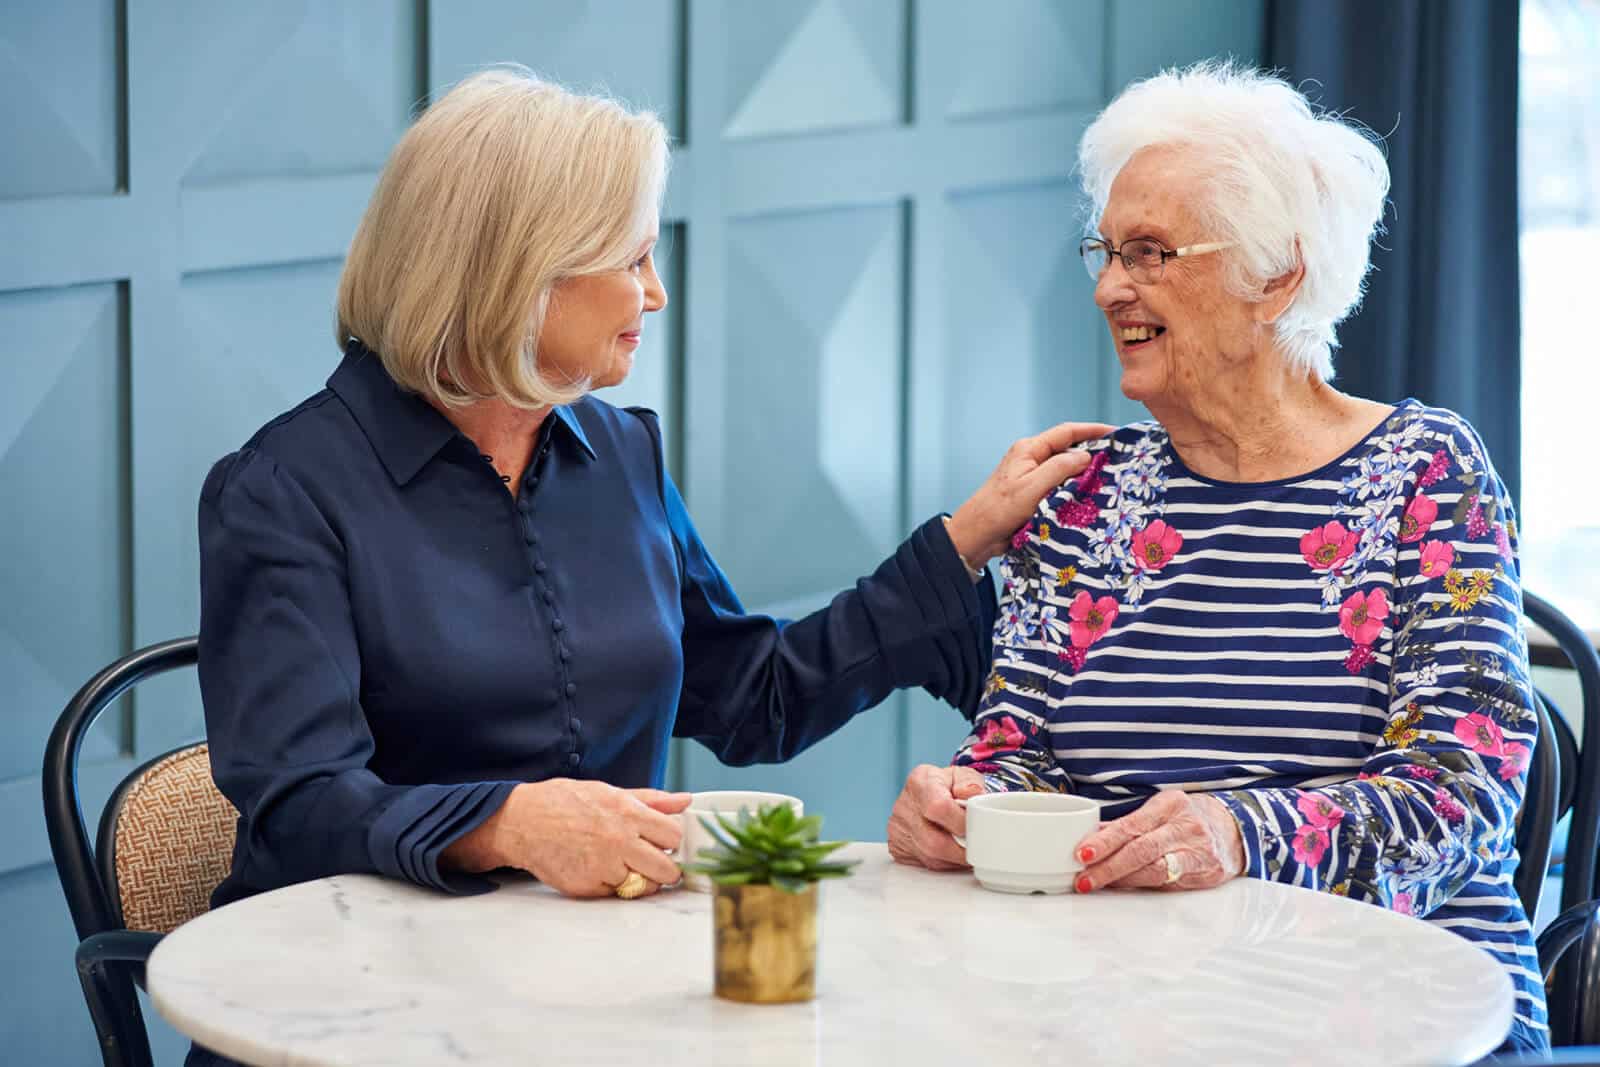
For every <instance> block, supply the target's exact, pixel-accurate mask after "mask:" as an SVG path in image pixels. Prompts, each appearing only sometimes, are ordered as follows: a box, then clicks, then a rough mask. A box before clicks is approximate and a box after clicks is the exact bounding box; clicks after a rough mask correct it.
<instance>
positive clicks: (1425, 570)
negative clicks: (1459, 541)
mask: <svg viewBox="0 0 1600 1067" xmlns="http://www.w3.org/2000/svg"><path fill="white" fill-rule="evenodd" d="M1420 557H1421V560H1420V562H1419V563H1418V564H1417V571H1418V572H1419V573H1420V574H1421V575H1422V576H1423V577H1424V578H1443V577H1444V576H1445V575H1446V574H1448V573H1449V572H1450V568H1451V567H1452V566H1454V565H1455V561H1456V549H1455V546H1454V545H1452V544H1451V543H1450V542H1449V541H1424V542H1423V543H1422V549H1421V551H1420Z"/></svg>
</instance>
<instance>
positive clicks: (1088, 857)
mask: <svg viewBox="0 0 1600 1067" xmlns="http://www.w3.org/2000/svg"><path fill="white" fill-rule="evenodd" d="M1078 859H1079V861H1081V862H1083V863H1093V862H1094V849H1092V848H1090V847H1089V846H1088V845H1084V846H1083V847H1082V848H1080V849H1079V850H1078Z"/></svg>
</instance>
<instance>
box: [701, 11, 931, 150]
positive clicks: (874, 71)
mask: <svg viewBox="0 0 1600 1067" xmlns="http://www.w3.org/2000/svg"><path fill="white" fill-rule="evenodd" d="M905 27H906V10H905V5H904V2H903V0H795V2H793V3H786V4H759V3H733V4H730V5H729V7H728V12H727V34H728V53H727V77H728V85H727V88H728V96H727V112H726V114H727V118H726V120H725V123H724V127H723V133H724V135H725V136H727V137H764V136H772V135H775V134H793V133H801V132H811V131H817V130H826V129H842V128H846V127H859V126H887V125H891V124H894V123H898V122H900V121H901V120H902V119H903V118H904V116H905V113H906V105H905V82H906V77H905V70H906V56H905V41H906V30H905Z"/></svg>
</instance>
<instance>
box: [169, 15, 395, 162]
mask: <svg viewBox="0 0 1600 1067" xmlns="http://www.w3.org/2000/svg"><path fill="white" fill-rule="evenodd" d="M173 21H174V22H176V21H177V20H173ZM417 29H418V27H417V6H416V4H415V3H413V2H409V0H385V2H381V3H375V2H372V0H340V2H337V3H330V2H323V0H315V2H314V0H291V2H287V3H272V4H260V3H255V2H253V0H225V2H215V0H213V2H210V3H204V4H193V5H190V6H188V7H187V8H186V9H185V15H184V18H183V20H182V23H181V29H176V30H174V31H173V36H174V37H175V38H176V39H175V40H173V41H172V47H173V48H174V49H176V50H180V52H179V54H182V55H183V56H184V61H185V66H184V75H185V76H184V81H183V84H182V89H181V91H180V93H179V99H177V100H174V101H172V102H171V103H172V105H173V106H174V107H175V108H176V109H177V111H178V113H177V115H175V116H174V123H173V128H174V129H175V130H178V131H181V136H182V137H183V139H184V144H185V148H184V150H183V151H182V152H181V153H180V154H179V157H180V160H181V166H180V170H181V171H182V173H183V182H184V184H186V185H188V184H194V185H205V184H213V183H217V182H224V181H230V180H237V179H240V178H248V177H261V176H267V175H271V176H289V175H295V176H303V175H314V174H339V173H347V172H351V171H363V170H376V169H377V168H378V167H380V166H382V164H383V161H384V158H385V157H386V156H387V155H388V154H389V149H390V148H391V147H392V146H393V145H394V142H395V140H396V139H397V138H398V137H399V135H400V133H401V132H402V131H403V130H404V129H405V127H406V125H407V123H408V122H409V121H410V117H411V112H412V108H413V105H415V104H416V103H417V101H418V99H419V98H420V96H421V86H420V85H419V84H418V79H417V73H416V61H415V55H416V47H417V45H416V34H417Z"/></svg>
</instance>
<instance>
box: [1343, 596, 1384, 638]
mask: <svg viewBox="0 0 1600 1067" xmlns="http://www.w3.org/2000/svg"><path fill="white" fill-rule="evenodd" d="M1388 617H1389V597H1388V595H1387V594H1385V593H1384V591H1383V590H1382V589H1374V590H1373V591H1372V592H1370V593H1351V594H1350V596H1349V598H1348V599H1347V600H1345V602H1344V604H1342V605H1341V606H1340V608H1339V631H1340V632H1341V633H1343V634H1344V635H1345V636H1346V637H1348V638H1349V639H1350V640H1352V641H1354V642H1355V643H1356V644H1358V645H1367V646H1369V647H1370V646H1371V645H1372V642H1374V641H1376V640H1377V639H1378V635H1379V634H1381V633H1383V620H1384V619H1387V618H1388Z"/></svg>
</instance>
